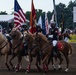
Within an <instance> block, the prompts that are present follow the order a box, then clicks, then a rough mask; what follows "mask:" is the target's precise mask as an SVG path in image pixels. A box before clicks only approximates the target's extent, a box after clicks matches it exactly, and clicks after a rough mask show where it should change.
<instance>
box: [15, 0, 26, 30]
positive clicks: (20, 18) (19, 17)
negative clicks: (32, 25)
mask: <svg viewBox="0 0 76 75" xmlns="http://www.w3.org/2000/svg"><path fill="white" fill-rule="evenodd" d="M25 22H26V17H25V14H24V12H23V11H22V9H21V7H20V5H19V4H18V2H17V0H15V3H14V24H15V27H16V28H18V29H19V28H20V27H21V25H22V24H23V23H25Z"/></svg>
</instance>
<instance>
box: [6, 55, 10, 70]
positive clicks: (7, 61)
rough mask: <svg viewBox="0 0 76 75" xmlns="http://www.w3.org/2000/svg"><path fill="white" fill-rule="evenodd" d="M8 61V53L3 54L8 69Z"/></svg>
mask: <svg viewBox="0 0 76 75" xmlns="http://www.w3.org/2000/svg"><path fill="white" fill-rule="evenodd" d="M7 62H8V54H5V65H6V67H7V68H8V70H10V68H9V65H8V64H7Z"/></svg>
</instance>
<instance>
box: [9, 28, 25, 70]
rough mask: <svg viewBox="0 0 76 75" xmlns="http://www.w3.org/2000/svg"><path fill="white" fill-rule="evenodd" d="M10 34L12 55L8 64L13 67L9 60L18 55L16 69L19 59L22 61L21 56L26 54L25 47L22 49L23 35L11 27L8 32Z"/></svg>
mask: <svg viewBox="0 0 76 75" xmlns="http://www.w3.org/2000/svg"><path fill="white" fill-rule="evenodd" d="M10 36H11V38H12V51H13V55H12V57H11V59H10V61H9V62H10V65H11V66H12V68H14V67H13V64H12V62H11V61H12V60H13V59H14V58H15V57H16V56H17V57H18V64H17V68H16V71H18V70H19V68H20V64H21V61H22V56H25V55H26V54H25V50H26V49H24V45H23V35H22V33H21V32H20V31H19V30H16V29H13V30H12V31H11V32H10Z"/></svg>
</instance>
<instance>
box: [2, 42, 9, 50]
mask: <svg viewBox="0 0 76 75" xmlns="http://www.w3.org/2000/svg"><path fill="white" fill-rule="evenodd" d="M2 43H3V42H2ZM2 43H0V44H2ZM7 44H8V43H7V42H6V44H5V45H4V46H3V47H1V48H0V50H1V49H3V48H4V47H5V46H6V45H7Z"/></svg>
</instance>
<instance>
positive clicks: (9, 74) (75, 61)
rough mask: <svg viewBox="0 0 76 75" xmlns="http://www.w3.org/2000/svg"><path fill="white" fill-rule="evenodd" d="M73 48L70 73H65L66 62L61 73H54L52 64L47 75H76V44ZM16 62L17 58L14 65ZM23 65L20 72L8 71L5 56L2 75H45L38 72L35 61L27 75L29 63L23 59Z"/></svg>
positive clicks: (1, 60)
mask: <svg viewBox="0 0 76 75" xmlns="http://www.w3.org/2000/svg"><path fill="white" fill-rule="evenodd" d="M72 46H73V54H72V56H70V57H69V59H70V65H69V71H68V72H65V71H64V70H65V65H66V62H65V60H64V61H63V64H62V70H61V71H59V70H57V71H53V68H52V65H51V63H50V66H49V72H48V74H47V75H76V43H72ZM16 61H17V58H15V59H14V60H13V64H14V65H15V64H16V63H17V62H16ZM22 63H23V66H22V67H23V69H22V70H20V71H19V72H15V71H8V70H7V68H6V66H5V64H4V56H3V57H0V75H43V74H44V73H43V72H38V71H37V70H36V67H35V65H34V61H33V63H32V66H31V72H30V73H26V67H27V64H28V62H27V61H26V60H25V59H23V62H22Z"/></svg>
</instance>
